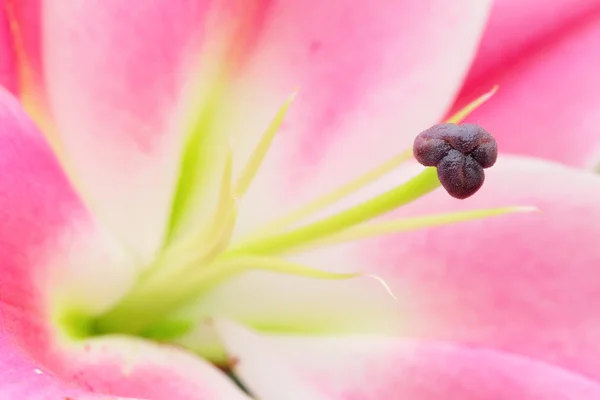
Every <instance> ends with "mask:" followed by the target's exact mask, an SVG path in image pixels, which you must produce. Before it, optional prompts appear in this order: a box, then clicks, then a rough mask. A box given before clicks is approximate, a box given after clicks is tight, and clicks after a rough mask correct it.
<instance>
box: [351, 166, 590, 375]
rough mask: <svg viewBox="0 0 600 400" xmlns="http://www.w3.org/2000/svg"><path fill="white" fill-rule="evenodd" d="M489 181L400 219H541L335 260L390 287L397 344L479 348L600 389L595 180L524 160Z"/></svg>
mask: <svg viewBox="0 0 600 400" xmlns="http://www.w3.org/2000/svg"><path fill="white" fill-rule="evenodd" d="M486 176H487V179H486V183H485V185H484V187H483V189H482V190H481V191H480V192H479V193H477V194H476V195H475V196H473V197H472V198H470V199H467V200H464V201H457V200H454V199H452V198H450V197H449V196H448V195H447V194H446V193H444V192H443V191H441V190H440V191H438V192H436V193H434V194H432V195H430V196H428V197H426V198H424V199H422V200H420V201H418V202H415V203H414V204H412V205H410V206H408V207H406V208H405V209H402V210H401V212H400V213H398V215H397V216H400V215H423V214H430V213H435V212H442V211H452V210H462V209H474V208H487V207H498V206H501V205H504V206H506V205H533V206H537V207H539V208H540V209H541V210H542V212H541V213H532V214H517V215H505V216H502V217H497V218H492V219H486V220H482V221H476V222H468V223H462V224H457V225H451V226H444V227H436V228H431V229H426V230H421V231H414V232H409V233H403V234H399V235H394V236H390V237H387V238H381V239H374V240H371V241H368V242H363V243H361V244H359V245H358V246H357V252H355V253H353V252H348V253H347V254H346V255H345V256H344V257H343V258H342V256H341V255H340V262H342V260H343V259H345V260H348V262H360V261H362V263H363V265H365V266H368V268H367V270H368V271H370V272H372V273H375V274H378V275H380V276H381V277H382V278H384V279H385V280H386V282H387V283H388V284H389V285H390V286H391V287H392V289H393V291H394V293H395V294H396V296H397V297H398V298H399V318H400V320H401V321H402V322H403V327H402V329H401V330H400V331H399V332H400V333H401V334H402V335H406V336H410V337H419V338H427V339H434V340H444V341H453V342H460V343H468V344H473V345H482V346H485V347H489V348H493V349H496V350H498V351H507V352H510V353H516V354H520V355H523V356H525V357H530V358H533V359H536V360H540V361H543V362H547V363H550V364H553V365H557V366H560V367H563V368H567V369H570V370H573V371H575V372H577V373H581V374H584V375H586V376H589V377H591V378H593V379H600V343H599V342H598V340H596V338H597V335H598V333H599V332H600V318H598V313H597V310H598V306H599V304H600V280H599V279H598V266H599V265H600V247H599V246H598V240H599V238H600V176H598V175H594V174H592V173H587V172H580V171H578V170H575V169H571V168H567V167H564V166H561V165H559V164H553V163H546V162H542V161H534V160H527V159H518V158H515V159H510V158H509V159H506V158H505V159H501V160H500V161H499V162H498V165H497V166H494V167H493V168H491V169H490V170H487V171H486ZM357 260H358V261H357Z"/></svg>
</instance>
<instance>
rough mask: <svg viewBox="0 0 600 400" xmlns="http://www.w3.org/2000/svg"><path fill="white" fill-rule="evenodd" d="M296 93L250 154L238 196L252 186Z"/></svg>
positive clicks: (236, 187) (287, 101) (279, 112)
mask: <svg viewBox="0 0 600 400" xmlns="http://www.w3.org/2000/svg"><path fill="white" fill-rule="evenodd" d="M296 94H297V93H294V94H292V95H291V96H290V97H288V98H287V100H286V101H285V103H284V104H283V106H281V108H280V109H279V111H278V112H277V114H276V115H275V117H274V118H273V120H272V121H271V124H270V125H269V127H268V128H267V130H266V131H265V133H263V135H262V136H261V138H260V141H259V142H258V144H257V145H256V148H255V149H254V151H253V152H252V154H251V155H250V159H249V160H248V163H247V164H246V166H245V167H244V169H243V170H242V172H241V173H240V177H239V178H238V180H237V182H236V185H235V189H234V193H235V195H236V196H238V197H242V196H243V195H244V194H245V193H246V190H248V187H250V184H251V183H252V180H253V179H254V177H255V176H256V173H257V172H258V169H259V168H260V165H261V164H262V161H263V160H264V159H265V156H266V155H267V152H268V151H269V147H270V146H271V143H272V142H273V139H274V138H275V134H276V133H277V131H278V130H279V128H280V127H281V124H282V123H283V119H284V118H285V114H286V113H287V111H288V109H289V108H290V105H291V104H292V102H293V101H294V98H295V97H296Z"/></svg>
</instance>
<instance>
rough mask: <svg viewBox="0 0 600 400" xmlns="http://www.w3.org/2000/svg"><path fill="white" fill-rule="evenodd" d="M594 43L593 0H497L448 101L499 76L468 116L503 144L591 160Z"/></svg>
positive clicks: (596, 85) (595, 152)
mask: <svg viewBox="0 0 600 400" xmlns="http://www.w3.org/2000/svg"><path fill="white" fill-rule="evenodd" d="M599 46H600V4H599V3H598V2H597V1H594V0H576V1H562V0H560V1H552V2H547V1H538V0H529V1H515V0H503V1H499V2H497V3H496V5H495V7H494V9H493V11H492V17H491V21H490V24H489V26H488V28H487V30H486V33H485V35H484V39H483V42H482V45H481V48H480V51H479V53H478V56H477V59H476V61H475V64H474V66H473V68H472V70H471V72H470V74H469V78H468V79H467V82H466V84H465V86H464V88H463V89H462V92H461V94H460V95H459V98H458V100H457V102H456V104H455V107H454V108H455V109H456V108H459V107H461V106H462V105H464V104H465V102H467V101H469V100H471V99H473V98H474V97H476V96H478V95H480V94H481V93H482V91H486V90H488V88H489V87H490V85H493V84H499V85H500V90H499V91H498V93H497V95H496V96H495V97H494V98H493V100H492V101H490V102H489V104H487V105H486V106H485V107H482V108H481V109H479V110H477V111H476V112H474V113H473V114H472V116H471V117H470V118H469V121H473V122H476V123H479V124H481V125H483V126H485V127H486V128H487V129H489V130H490V131H491V132H493V133H494V134H495V135H496V137H497V138H498V143H499V146H500V149H501V150H502V151H504V152H514V153H519V154H529V155H535V156H540V157H545V158H549V159H553V160H557V161H560V162H564V163H567V164H570V165H575V166H586V167H590V166H594V165H595V163H596V162H597V161H598V160H599V158H600V134H599V133H598V129H597V127H598V124H599V122H600V121H599V120H598V113H597V110H598V108H599V107H600V95H598V93H600V80H599V79H598V74H597V71H598V69H600V55H599V54H598V52H597V51H595V49H597V48H598V47H599Z"/></svg>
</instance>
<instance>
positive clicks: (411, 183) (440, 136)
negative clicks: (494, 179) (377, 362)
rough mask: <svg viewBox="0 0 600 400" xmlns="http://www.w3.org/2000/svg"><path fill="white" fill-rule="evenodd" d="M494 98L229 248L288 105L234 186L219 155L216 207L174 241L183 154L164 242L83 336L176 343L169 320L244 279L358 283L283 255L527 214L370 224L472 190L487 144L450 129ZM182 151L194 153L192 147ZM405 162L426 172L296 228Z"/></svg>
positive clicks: (186, 324) (487, 159) (490, 158)
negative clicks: (439, 196)
mask: <svg viewBox="0 0 600 400" xmlns="http://www.w3.org/2000/svg"><path fill="white" fill-rule="evenodd" d="M494 91H495V89H494V90H493V91H491V92H490V93H487V94H486V95H484V96H482V97H480V98H478V99H477V100H475V101H474V102H472V103H471V104H469V105H468V106H467V107H465V109H463V110H462V111H461V112H459V113H458V114H457V115H455V116H454V117H452V118H451V119H450V120H449V121H448V123H447V124H443V125H436V126H435V127H433V128H430V129H428V130H427V131H425V132H423V133H422V134H420V135H419V136H418V137H417V139H416V140H415V146H414V149H413V150H412V151H411V150H407V151H404V152H401V153H399V154H397V155H396V156H394V157H393V158H391V159H390V160H387V161H386V162H384V163H382V164H381V165H379V166H378V167H377V168H375V169H373V170H371V171H368V172H366V173H364V174H363V175H361V176H359V177H357V178H356V179H354V180H352V181H350V182H348V183H346V184H344V185H342V186H340V187H338V188H337V189H335V190H333V191H331V192H330V193H327V194H325V195H323V196H321V197H318V198H316V199H315V200H313V201H311V202H309V203H307V204H305V205H304V206H302V207H301V208H299V209H297V210H295V211H293V212H291V213H290V214H287V215H285V216H283V217H282V218H279V219H277V220H275V221H270V222H267V223H266V224H265V225H264V226H263V227H261V228H259V229H258V230H256V231H255V232H253V233H251V234H250V235H248V236H246V237H243V238H241V239H239V240H236V241H232V232H233V229H234V227H235V224H236V218H237V211H238V202H239V201H241V200H242V199H243V197H244V195H245V194H246V192H247V190H248V188H249V187H250V185H251V184H252V181H253V179H254V177H255V176H256V174H257V173H258V171H259V169H260V166H261V163H262V161H263V159H264V158H265V155H266V154H267V151H268V149H269V147H270V144H271V142H272V141H273V139H274V137H275V135H276V132H277V131H278V129H279V127H280V125H281V124H282V121H283V119H284V117H285V114H286V111H287V110H288V108H289V107H290V105H291V103H292V101H293V99H294V97H295V95H292V96H290V98H288V99H287V101H286V102H285V103H284V104H283V106H282V107H281V108H280V110H279V111H278V112H277V114H276V116H275V118H274V119H273V120H272V122H271V124H270V125H269V126H268V128H267V129H266V131H265V133H264V134H263V136H262V137H261V139H260V141H259V142H258V144H257V146H256V148H255V150H254V151H253V153H252V154H251V156H250V157H249V159H248V161H247V163H246V165H245V166H244V168H242V170H241V173H240V174H239V175H238V176H237V177H236V178H235V179H234V177H233V176H232V175H233V174H232V170H233V168H232V164H233V157H232V152H231V151H230V150H229V151H227V152H226V153H225V154H224V155H223V158H222V165H223V168H222V169H221V172H220V176H219V177H218V179H217V182H218V190H217V192H218V193H216V196H217V201H216V207H215V208H214V209H213V210H214V212H213V215H212V216H211V219H210V222H209V223H208V224H206V225H205V226H202V227H201V228H202V229H201V230H191V231H189V232H192V233H189V232H188V233H187V234H185V235H181V234H179V235H178V234H177V233H176V232H177V230H178V223H180V222H181V218H185V217H182V216H185V215H188V214H186V209H185V206H181V205H182V204H186V203H187V204H189V200H190V196H187V197H186V196H184V195H181V193H183V192H187V193H191V192H193V189H194V188H190V187H187V186H186V185H193V184H196V183H197V179H191V178H190V176H189V174H188V175H186V172H189V168H190V167H189V165H190V164H191V163H192V161H193V160H192V161H190V160H189V159H186V156H187V153H188V152H186V153H184V159H183V166H184V167H183V168H182V173H181V178H180V186H181V184H182V183H183V187H184V189H185V190H183V192H182V191H181V190H180V191H179V192H178V194H177V195H176V199H175V203H176V205H177V206H178V207H179V208H177V209H176V210H174V212H173V217H172V218H173V220H172V223H171V227H170V232H169V235H168V236H169V240H168V241H167V244H166V246H165V248H164V250H163V251H162V253H161V254H160V255H159V256H158V257H157V258H156V260H155V261H154V263H153V264H152V265H150V266H149V267H148V268H147V269H145V271H144V272H142V273H141V275H140V276H139V279H138V281H137V283H136V284H135V285H134V287H133V288H132V289H131V291H130V292H129V293H128V294H127V295H126V296H125V297H124V298H122V299H121V300H120V302H119V303H118V304H116V305H115V306H114V307H113V308H111V309H110V310H108V311H106V312H105V313H104V314H102V315H99V316H95V317H94V318H93V319H92V320H91V322H90V323H89V324H87V326H86V328H85V330H86V335H93V334H106V333H126V334H132V335H140V336H147V337H154V338H161V339H166V340H168V339H172V338H176V337H178V336H181V335H182V334H184V333H186V332H187V331H188V330H189V329H190V328H191V327H192V326H193V325H194V321H191V320H181V319H179V320H176V319H173V318H172V316H173V315H174V314H175V313H176V311H177V310H180V309H181V308H182V307H185V306H186V305H188V304H189V303H190V302H192V301H197V300H198V299H199V298H201V297H202V296H204V295H206V294H207V293H208V292H210V291H212V290H214V288H215V287H217V286H218V285H220V284H221V283H223V282H225V281H227V280H229V279H230V278H232V277H234V276H237V275H239V274H241V273H244V272H247V271H249V270H267V271H271V272H275V273H281V274H288V275H297V276H302V277H309V278H315V279H351V278H355V277H357V276H359V275H361V273H360V272H356V273H333V272H328V271H324V270H319V269H314V268H311V267H309V266H305V265H302V264H298V263H295V262H291V261H289V260H287V259H286V258H285V257H284V256H285V255H286V254H287V253H290V252H296V251H299V250H304V249H306V248H314V247H320V246H328V245H331V244H337V243H340V242H345V241H351V240H359V239H362V238H365V237H372V236H377V235H383V234H389V233H393V232H399V231H403V230H408V229H418V228H421V227H426V226H432V225H440V224H447V223H453V222H458V221H465V220H470V219H475V218H483V217H488V216H493V215H499V214H504V213H509V212H518V211H528V210H530V209H529V208H525V207H506V208H498V209H487V210H471V211H466V212H459V213H452V214H441V215H428V216H424V217H414V218H405V219H402V220H392V221H383V222H382V221H377V222H374V221H371V220H373V219H374V218H376V217H379V216H381V215H383V214H386V213H388V212H390V211H392V210H395V209H397V208H399V207H401V206H403V205H405V204H408V203H410V202H412V201H414V200H416V199H418V198H420V197H422V196H424V195H426V194H427V193H430V192H431V191H433V190H435V189H436V188H438V187H439V186H440V182H441V184H442V185H443V186H444V187H445V188H446V190H447V191H448V192H449V193H450V194H451V195H453V196H454V197H457V198H465V197H468V196H469V195H471V194H473V193H474V192H475V191H477V190H478V189H479V188H480V187H481V185H482V184H483V169H482V168H487V167H489V166H491V165H492V164H493V163H494V161H495V152H496V148H495V141H493V138H491V136H490V135H489V134H488V133H487V132H485V131H483V130H482V129H481V128H479V127H477V126H474V125H461V126H459V125H456V124H457V123H459V122H460V121H461V120H462V119H463V118H464V117H465V116H467V115H468V114H469V113H470V112H471V111H472V110H474V109H475V108H476V107H478V106H479V105H481V104H482V103H483V102H485V101H487V99H489V97H491V95H492V94H493V92H494ZM190 143H192V145H194V146H195V145H196V144H195V143H193V140H192V141H191V142H190ZM413 152H414V155H415V158H416V159H417V160H418V161H420V162H421V163H422V164H424V165H426V166H428V167H427V168H425V169H424V170H423V171H422V172H421V173H419V174H418V175H416V176H415V177H413V178H412V179H410V180H408V181H406V182H403V183H401V184H399V185H398V186H396V187H394V188H392V189H390V190H388V191H386V192H384V193H381V194H379V195H376V196H375V197H372V198H370V199H368V200H366V201H364V202H362V203H361V204H358V205H355V206H352V207H350V208H347V209H345V210H343V211H341V212H339V213H337V214H334V215H331V216H328V217H325V218H323V219H320V220H317V221H315V222H310V223H304V224H302V222H303V221H305V219H306V218H308V217H311V216H313V215H314V214H315V213H317V212H318V211H321V210H323V209H324V208H325V207H328V206H330V205H332V204H335V203H337V202H339V201H340V200H342V199H344V198H345V197H347V196H348V195H350V194H352V193H354V192H356V191H357V190H359V189H361V188H363V187H365V186H366V185H368V184H369V183H371V182H373V181H375V180H377V179H379V178H380V177H382V176H383V175H385V174H387V173H389V172H391V171H392V170H394V169H395V168H397V167H398V166H399V165H400V164H401V163H403V162H405V161H407V160H409V159H411V158H412V156H413ZM204 162H206V161H204ZM434 166H435V167H434ZM186 168H188V170H186ZM436 169H437V170H436ZM178 218H179V220H178ZM375 278H376V277H375ZM384 286H385V284H384ZM383 289H386V287H382V290H383Z"/></svg>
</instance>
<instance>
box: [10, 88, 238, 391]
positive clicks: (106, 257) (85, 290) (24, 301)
mask: <svg viewBox="0 0 600 400" xmlns="http://www.w3.org/2000/svg"><path fill="white" fill-rule="evenodd" d="M0 125H1V126H2V130H1V132H0V152H1V156H0V193H2V195H1V196H0V214H1V215H0V217H1V220H2V224H0V287H2V290H1V291H0V353H1V354H2V357H0V369H1V370H2V374H1V375H2V376H1V377H0V398H18V399H25V400H27V399H32V400H33V399H40V398H58V397H60V398H65V397H68V396H71V397H72V398H78V399H79V398H84V399H98V398H100V397H99V395H100V394H103V395H104V396H103V397H102V398H106V396H131V397H139V398H153V399H156V398H160V399H172V398H173V396H175V397H181V398H189V399H207V398H208V399H212V398H223V399H231V400H243V399H247V397H246V396H245V395H243V394H242V393H241V392H240V391H239V390H238V389H237V388H236V387H235V386H234V385H233V384H232V383H231V382H230V381H229V380H228V379H227V378H226V377H225V376H224V375H223V374H221V373H220V372H219V371H218V370H216V369H215V368H213V367H212V366H210V365H209V364H208V363H206V362H205V361H203V360H201V359H199V358H196V357H194V356H192V355H190V354H187V353H184V352H182V351H180V350H177V349H175V348H172V347H168V346H159V345H156V344H152V343H149V342H144V341H139V340H134V339H125V338H104V339H96V340H86V341H83V342H82V341H76V340H73V339H72V338H70V337H67V335H66V334H67V332H66V325H67V323H66V322H65V321H64V320H63V319H62V317H63V315H64V314H63V311H64V310H65V307H70V309H69V311H71V310H73V311H83V312H85V311H90V310H96V311H97V310H102V309H104V308H106V307H108V306H109V305H110V304H111V302H113V301H114V300H116V299H117V298H118V297H119V296H120V295H121V293H122V292H123V291H124V290H127V288H128V285H129V284H130V283H131V280H132V277H134V276H135V275H134V272H135V265H134V264H133V263H132V262H130V261H131V260H128V259H127V257H124V255H123V253H122V252H119V248H118V247H116V246H115V245H114V242H111V241H110V240H109V239H107V237H106V236H105V235H103V233H104V231H103V229H102V227H101V226H98V225H97V223H96V221H95V220H94V219H93V217H92V216H91V215H90V214H89V213H88V211H87V210H86V209H85V207H84V206H83V205H82V203H81V201H80V200H79V198H78V197H77V195H76V193H75V192H74V191H73V189H72V188H71V186H70V183H69V181H68V180H67V178H66V176H65V174H64V173H63V172H62V171H61V169H60V166H59V163H58V161H57V160H56V158H55V156H54V154H53V153H52V152H51V150H50V148H49V146H48V144H47V143H46V142H45V140H44V138H43V136H42V135H41V134H40V132H39V131H38V130H37V129H36V127H35V126H34V124H33V122H32V121H30V120H29V119H28V118H27V116H26V115H25V113H24V111H23V110H22V109H21V108H20V105H19V103H18V102H17V100H16V99H15V98H13V97H12V96H11V95H10V94H8V93H7V92H6V91H5V90H4V89H0ZM60 328H64V329H60ZM96 394H98V395H96ZM59 395H60V396H59ZM57 396H58V397H57Z"/></svg>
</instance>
